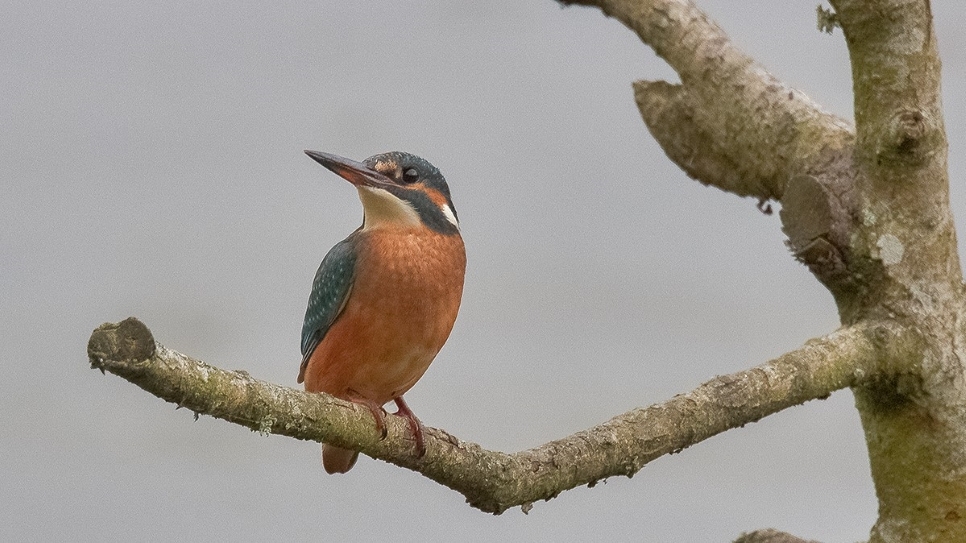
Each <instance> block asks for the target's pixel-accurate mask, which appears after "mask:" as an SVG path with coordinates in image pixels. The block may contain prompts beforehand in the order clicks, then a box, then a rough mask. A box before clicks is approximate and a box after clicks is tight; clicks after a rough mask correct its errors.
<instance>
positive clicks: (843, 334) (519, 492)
mask: <svg viewBox="0 0 966 543" xmlns="http://www.w3.org/2000/svg"><path fill="white" fill-rule="evenodd" d="M898 339H899V338H898V336H897V335H896V334H895V332H894V331H892V330H890V329H888V328H886V327H875V328H869V327H854V328H848V329H842V330H839V331H837V332H834V333H832V334H830V335H828V336H825V337H823V338H820V339H816V340H812V341H809V342H808V343H806V344H805V345H804V346H802V347H801V348H799V349H797V350H795V351H792V352H789V353H787V354H785V355H782V356H780V357H778V358H776V359H774V360H772V361H770V362H768V363H766V364H763V365H761V366H758V367H755V368H752V369H749V370H746V371H742V372H738V373H734V374H731V375H725V376H721V377H717V378H715V379H712V380H710V381H708V382H706V383H704V384H703V385H701V386H699V387H698V388H696V389H694V390H693V391H691V392H688V393H686V394H681V395H678V396H675V397H674V398H671V399H670V400H668V401H666V402H663V403H660V404H655V405H652V406H650V407H647V408H643V409H634V410H632V411H629V412H627V413H624V414H622V415H618V416H617V417H614V418H613V419H611V420H609V421H607V422H604V423H602V424H600V425H598V426H595V427H593V428H590V429H588V430H585V431H582V432H578V433H576V434H573V435H571V436H568V437H565V438H563V439H559V440H556V441H552V442H549V443H546V444H544V445H540V446H539V447H536V448H533V449H529V450H526V451H521V452H518V453H514V454H507V453H502V452H496V451H489V450H486V449H483V448H482V447H480V446H479V445H476V444H473V443H468V442H464V441H461V440H459V439H456V438H455V437H453V436H451V435H450V434H448V433H446V432H445V431H442V430H437V429H433V428H427V432H426V438H427V441H426V449H427V451H426V455H425V456H424V457H422V458H416V457H415V455H414V454H413V444H412V442H411V440H410V439H409V434H408V429H407V428H408V427H407V425H406V423H405V422H404V421H402V420H401V419H400V420H397V417H389V418H388V420H387V426H388V429H389V436H388V438H387V439H385V440H380V439H379V436H378V435H377V433H376V431H375V426H374V424H373V420H372V417H371V415H370V413H369V411H368V410H367V409H366V408H364V407H359V406H357V405H355V404H352V403H348V402H344V401H341V400H338V399H336V398H333V397H331V396H328V395H325V394H308V393H305V392H301V391H299V390H295V389H292V388H288V387H282V386H279V385H275V384H271V383H266V382H263V381H258V380H256V379H254V378H252V377H251V376H250V375H248V374H247V373H246V372H243V371H225V370H221V369H218V368H215V367H213V366H209V365H207V364H205V363H204V362H200V361H198V360H194V359H192V358H190V357H188V356H185V355H183V354H180V353H178V352H175V351H172V350H170V349H167V348H165V347H163V346H161V345H160V344H157V343H155V341H154V339H153V336H152V335H151V332H150V331H149V330H148V329H147V327H145V326H144V325H143V324H142V323H141V322H140V321H138V320H136V319H133V318H131V319H127V320H125V321H123V322H121V323H117V324H112V323H106V324H103V325H101V326H100V327H98V328H97V329H96V330H95V331H94V333H93V334H92V335H91V339H90V343H89V345H88V356H89V359H90V363H91V366H92V367H94V368H97V369H100V370H102V371H109V372H111V373H114V374H116V375H118V376H120V377H123V378H124V379H127V380H128V381H131V382H132V383H134V384H136V385H138V386H139V387H141V388H143V389H144V390H146V391H148V392H150V393H152V394H154V395H156V396H158V397H159V398H162V399H164V400H166V401H169V402H172V403H175V404H177V405H178V406H179V407H185V408H188V409H191V410H192V411H194V412H195V413H198V414H206V415H211V416H213V417H217V418H220V419H224V420H227V421H229V422H233V423H236V424H241V425H243V426H246V427H248V428H251V429H252V430H257V431H260V432H264V433H273V434H279V435H285V436H290V437H294V438H297V439H304V440H312V441H327V442H330V443H333V444H335V445H339V446H344V447H353V448H357V449H359V450H361V451H362V452H363V453H365V454H367V455H369V456H371V457H373V458H379V459H382V460H385V461H387V462H391V463H393V464H396V465H399V466H402V467H406V468H409V469H412V470H414V471H417V472H420V473H422V474H423V475H425V476H426V477H429V478H430V479H432V480H434V481H436V482H438V483H440V484H442V485H445V486H447V487H449V488H452V489H453V490H456V491H457V492H460V493H461V494H463V495H464V496H466V499H467V501H468V502H469V503H470V504H471V505H473V506H474V507H477V508H479V509H481V510H483V511H487V512H492V513H501V512H503V511H505V510H506V509H508V508H511V507H514V506H523V508H524V510H527V509H528V508H529V507H530V506H531V504H532V503H533V502H535V501H537V500H549V499H550V498H553V497H554V496H556V495H557V494H559V493H561V492H563V491H565V490H568V489H571V488H574V487H577V486H580V485H585V484H586V485H593V484H594V483H596V482H597V481H600V480H601V479H605V478H607V477H612V476H615V475H626V476H628V477H631V476H633V475H634V474H635V473H637V472H638V471H639V470H640V469H641V468H643V467H644V465H645V464H647V463H648V462H650V461H651V460H654V459H655V458H658V457H660V456H663V455H665V454H669V453H674V452H678V451H680V450H682V449H684V448H687V447H689V446H691V445H694V444H695V443H699V442H701V441H703V440H705V439H707V438H709V437H711V436H713V435H715V434H718V433H720V432H723V431H725V430H728V429H729V428H736V427H739V426H743V425H745V424H748V423H750V422H755V421H757V420H759V419H761V418H763V417H765V416H767V415H770V414H772V413H775V412H778V411H781V410H783V409H785V408H787V407H790V406H794V405H798V404H801V403H803V402H806V401H808V400H812V399H816V398H824V397H827V396H828V395H829V394H830V393H832V392H833V391H835V390H838V389H841V388H844V387H848V386H854V385H856V384H858V383H862V382H865V380H866V376H872V375H875V374H876V373H877V372H876V367H877V365H878V364H879V363H880V361H881V360H883V359H885V358H888V357H887V356H886V357H884V356H883V355H884V353H891V352H893V351H894V350H895V346H894V343H895V342H896V341H897V340H898Z"/></svg>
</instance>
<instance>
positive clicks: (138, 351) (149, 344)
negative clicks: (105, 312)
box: [87, 317, 157, 368]
mask: <svg viewBox="0 0 966 543" xmlns="http://www.w3.org/2000/svg"><path fill="white" fill-rule="evenodd" d="M156 349H157V345H156V344H155V342H154V336H152V335H151V330H148V327H147V326H145V325H144V323H143V322H141V321H139V320H137V319H136V318H134V317H129V318H127V319H124V320H123V321H121V322H118V323H114V322H105V323H104V324H102V325H100V326H98V327H97V328H96V329H95V330H94V332H93V333H92V334H91V339H90V341H88V342H87V356H88V358H89V359H90V361H91V367H92V368H101V366H102V365H103V362H104V361H105V360H130V361H133V362H137V361H141V360H146V359H148V358H151V357H152V356H154V353H155V351H156Z"/></svg>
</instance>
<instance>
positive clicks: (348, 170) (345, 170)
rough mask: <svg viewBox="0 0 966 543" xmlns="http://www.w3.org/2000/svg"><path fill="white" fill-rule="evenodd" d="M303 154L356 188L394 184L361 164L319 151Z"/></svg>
mask: <svg viewBox="0 0 966 543" xmlns="http://www.w3.org/2000/svg"><path fill="white" fill-rule="evenodd" d="M305 154H307V155H309V157H311V158H312V160H314V161H316V162H318V163H319V164H321V165H323V166H325V167H326V168H328V169H329V170H331V171H332V172H334V173H335V174H337V175H338V176H339V177H342V178H343V179H345V180H346V181H348V182H350V183H352V184H353V185H356V186H357V187H358V186H364V187H385V186H386V185H393V184H394V183H393V181H392V179H390V178H389V177H386V176H385V175H383V174H381V173H379V172H377V171H376V170H373V169H372V168H370V167H368V166H366V165H365V164H363V163H362V162H356V161H355V160H352V159H349V158H345V157H341V156H339V155H333V154H331V153H321V152H319V151H305Z"/></svg>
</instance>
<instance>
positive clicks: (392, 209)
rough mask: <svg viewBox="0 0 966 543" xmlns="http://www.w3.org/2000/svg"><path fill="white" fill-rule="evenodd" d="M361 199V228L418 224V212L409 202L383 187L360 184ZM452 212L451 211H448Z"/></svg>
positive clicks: (369, 228)
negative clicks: (362, 216) (362, 215)
mask: <svg viewBox="0 0 966 543" xmlns="http://www.w3.org/2000/svg"><path fill="white" fill-rule="evenodd" d="M356 188H357V189H358V191H359V199H360V200H362V210H363V214H364V218H363V219H362V229H363V230H372V229H373V228H379V227H383V226H397V227H398V226H412V227H415V226H419V225H420V220H419V213H416V210H415V209H413V206H411V205H409V202H407V201H405V200H400V199H399V198H396V197H395V196H393V195H392V194H390V193H389V191H387V190H385V189H380V188H375V187H366V186H360V187H356ZM450 213H452V211H451V212H450Z"/></svg>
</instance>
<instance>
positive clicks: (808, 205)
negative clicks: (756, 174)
mask: <svg viewBox="0 0 966 543" xmlns="http://www.w3.org/2000/svg"><path fill="white" fill-rule="evenodd" d="M781 202H782V209H781V212H780V216H781V220H782V231H783V232H785V235H786V236H788V241H787V244H788V247H789V249H791V251H792V254H794V255H795V258H796V259H798V260H799V261H800V262H802V263H804V264H805V265H806V266H808V269H809V270H811V272H812V273H813V274H815V276H816V277H817V278H818V279H819V280H820V281H822V283H823V284H825V285H826V286H829V287H831V286H833V285H835V284H837V283H838V282H840V281H841V280H842V279H843V278H845V277H847V275H848V265H847V261H848V252H849V247H848V240H849V235H848V234H849V230H850V228H851V222H852V221H851V213H850V211H849V209H848V206H847V204H846V203H845V202H843V201H842V199H841V198H839V197H838V196H837V195H836V194H834V193H833V191H832V190H830V189H829V187H827V186H826V185H825V184H823V183H822V182H820V181H819V179H817V178H816V177H814V176H811V175H798V176H795V177H793V178H792V179H791V180H790V181H789V183H788V185H787V187H786V188H785V193H784V194H783V195H782V199H781Z"/></svg>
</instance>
